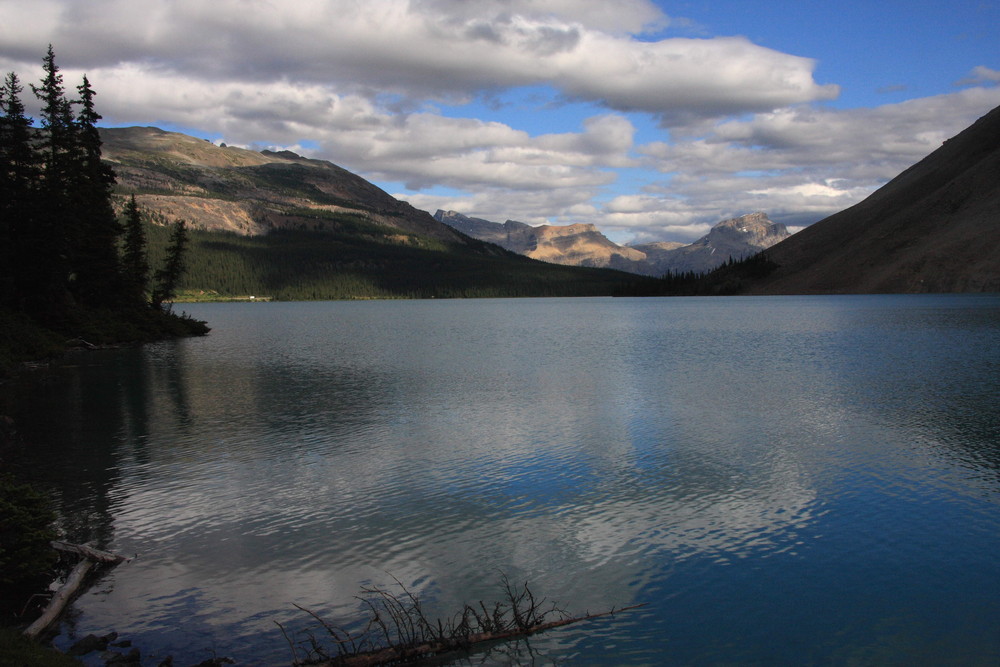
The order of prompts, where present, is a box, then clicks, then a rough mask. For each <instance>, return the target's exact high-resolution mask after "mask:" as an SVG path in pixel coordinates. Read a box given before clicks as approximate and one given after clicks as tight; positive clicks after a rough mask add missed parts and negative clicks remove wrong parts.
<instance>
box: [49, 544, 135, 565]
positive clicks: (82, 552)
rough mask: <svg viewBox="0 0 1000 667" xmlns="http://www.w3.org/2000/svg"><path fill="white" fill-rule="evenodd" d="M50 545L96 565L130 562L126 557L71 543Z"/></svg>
mask: <svg viewBox="0 0 1000 667" xmlns="http://www.w3.org/2000/svg"><path fill="white" fill-rule="evenodd" d="M50 544H51V545H52V548H53V549H55V550H56V551H59V552H62V553H67V554H76V555H77V556H83V557H84V558H86V559H87V560H90V561H94V562H95V563H103V564H104V565H118V564H119V563H121V562H122V561H125V560H128V559H127V558H125V556H119V555H118V554H113V553H109V552H107V551H101V550H100V549H94V548H93V547H88V546H87V545H85V544H70V543H69V542H51V543H50Z"/></svg>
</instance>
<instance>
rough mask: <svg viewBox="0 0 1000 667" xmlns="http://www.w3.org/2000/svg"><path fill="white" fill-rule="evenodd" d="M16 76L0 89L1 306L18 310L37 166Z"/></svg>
mask: <svg viewBox="0 0 1000 667" xmlns="http://www.w3.org/2000/svg"><path fill="white" fill-rule="evenodd" d="M22 91H23V88H22V87H21V84H20V81H19V80H18V78H17V74H15V73H14V72H10V73H9V74H8V75H7V77H6V79H5V80H4V83H3V85H2V86H0V111H2V112H3V116H0V303H2V304H5V305H7V306H11V307H16V308H20V307H22V306H23V304H22V303H21V302H20V299H19V298H18V297H19V295H20V294H21V290H20V289H19V288H20V284H19V282H20V280H19V276H20V275H22V271H23V270H24V266H23V263H24V251H25V249H24V248H23V247H22V246H23V238H24V234H25V231H26V230H27V229H28V228H30V226H31V224H32V223H33V222H34V221H33V218H32V216H33V214H34V209H35V201H34V196H35V192H36V183H37V181H38V163H37V160H36V158H35V152H34V149H33V147H32V133H33V130H32V127H31V125H32V120H31V118H29V117H27V116H25V113H24V104H23V103H22V102H21V97H20V94H21V92H22Z"/></svg>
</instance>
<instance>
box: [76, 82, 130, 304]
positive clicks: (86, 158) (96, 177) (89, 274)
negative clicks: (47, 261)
mask: <svg viewBox="0 0 1000 667" xmlns="http://www.w3.org/2000/svg"><path fill="white" fill-rule="evenodd" d="M77 91H78V92H79V94H80V99H79V101H78V102H77V103H78V104H79V105H80V112H79V113H78V114H77V117H76V123H75V126H74V133H73V139H74V140H75V144H76V145H75V147H74V148H75V150H74V151H73V164H74V167H75V168H74V170H73V172H72V173H71V174H70V182H69V184H68V185H69V190H68V193H67V194H68V195H69V201H70V202H71V205H72V207H73V209H74V211H75V212H76V215H75V216H74V217H75V220H74V221H73V222H74V223H75V227H74V228H72V229H70V230H68V231H69V235H68V238H69V241H70V263H71V268H72V270H73V273H74V276H75V279H74V281H73V284H72V286H73V291H74V293H75V294H76V295H77V296H78V298H79V299H80V300H81V301H82V302H84V303H87V304H98V303H114V302H115V301H117V300H119V299H120V298H121V297H123V296H124V295H123V289H124V285H123V283H122V273H121V265H120V262H119V256H118V239H119V238H120V236H121V234H122V231H123V230H122V226H121V224H119V222H118V218H117V216H116V215H115V211H114V207H113V206H112V203H111V189H112V186H113V185H114V183H115V172H114V170H113V169H112V168H111V167H110V166H109V165H108V164H107V163H105V162H103V161H102V160H101V135H100V131H99V130H98V129H97V122H98V121H99V120H100V119H101V115H100V114H99V113H97V110H96V109H95V107H94V95H96V93H95V92H94V90H93V88H91V86H90V81H89V80H88V79H87V77H86V75H84V77H83V83H82V84H81V85H80V86H78V87H77Z"/></svg>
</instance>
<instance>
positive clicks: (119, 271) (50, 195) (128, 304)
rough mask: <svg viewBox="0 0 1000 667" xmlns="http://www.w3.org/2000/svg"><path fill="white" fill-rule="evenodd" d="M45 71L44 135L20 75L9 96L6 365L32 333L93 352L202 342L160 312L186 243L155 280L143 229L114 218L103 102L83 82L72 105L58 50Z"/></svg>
mask: <svg viewBox="0 0 1000 667" xmlns="http://www.w3.org/2000/svg"><path fill="white" fill-rule="evenodd" d="M43 65H44V72H45V76H44V78H43V79H42V81H41V83H40V85H38V86H35V85H32V86H31V90H32V92H33V93H34V95H35V96H36V97H37V98H38V100H39V101H40V103H41V114H40V119H39V120H40V127H35V124H34V121H33V119H31V118H29V117H28V116H26V115H25V107H24V103H23V101H22V99H21V95H22V93H23V91H24V89H23V86H22V85H21V83H20V80H19V79H18V76H17V74H16V73H14V72H10V73H8V74H7V75H6V77H5V78H4V80H3V83H2V85H0V112H2V115H0V365H2V364H3V362H4V361H5V356H6V355H8V354H10V350H11V349H13V348H14V347H18V349H20V347H23V344H24V341H22V340H20V338H21V337H22V336H23V335H25V332H28V331H32V327H33V326H38V327H42V328H44V329H47V330H49V331H51V332H55V333H56V334H58V335H62V336H66V337H73V338H83V337H84V336H87V337H89V338H88V341H89V342H94V343H100V342H111V341H116V342H117V341H122V340H149V339H153V338H159V337H163V336H165V335H183V334H192V333H204V332H205V331H207V328H206V327H205V326H204V324H203V323H195V322H192V321H190V320H185V319H183V318H177V317H174V316H172V315H170V314H169V313H167V312H164V311H163V310H162V309H161V308H160V306H161V304H162V303H163V302H165V301H167V300H168V299H169V298H170V295H171V292H172V291H173V290H174V289H175V287H176V282H177V280H178V279H179V277H180V273H181V272H182V270H183V259H182V253H183V245H184V239H183V233H182V232H178V233H176V234H175V236H174V247H173V249H172V250H171V252H170V253H167V254H168V255H169V256H170V257H171V258H172V261H170V262H167V265H165V266H164V267H163V268H161V269H160V270H158V271H156V272H151V271H150V268H149V265H148V262H147V260H146V254H145V253H146V248H145V240H144V239H143V238H142V237H141V236H138V237H136V236H135V235H134V233H140V234H141V226H140V227H138V228H137V227H136V226H134V225H133V226H131V227H130V226H129V225H128V224H123V223H122V221H120V220H119V218H118V215H117V213H116V211H115V207H114V204H113V193H112V188H113V185H114V183H115V173H114V171H113V170H112V169H111V167H110V166H109V165H108V164H107V163H105V162H104V161H102V159H101V138H100V134H99V132H98V130H97V122H98V121H99V120H100V119H101V116H100V114H98V113H97V111H96V108H95V105H94V97H95V95H96V93H95V92H94V90H93V88H92V87H91V85H90V82H89V81H88V80H87V77H86V76H84V77H83V81H82V83H81V84H80V85H79V86H77V88H76V90H77V94H78V97H77V98H76V99H69V98H67V96H66V91H65V88H64V86H63V77H62V75H61V74H60V73H59V68H58V66H57V65H56V62H55V56H54V54H53V51H52V47H51V46H50V47H49V50H48V53H47V55H46V57H45V58H44V60H43ZM127 222H128V220H126V223H127ZM130 230H131V232H133V235H131V236H130V233H129V231H130ZM175 231H176V230H175ZM151 281H152V282H151ZM32 337H40V338H45V336H41V335H39V336H32ZM91 339H92V340H91ZM28 348H29V349H28V350H27V351H26V352H25V353H27V354H30V353H31V352H30V345H29V346H28ZM13 356H21V353H16V354H14V355H13Z"/></svg>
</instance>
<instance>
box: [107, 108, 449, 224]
mask: <svg viewBox="0 0 1000 667" xmlns="http://www.w3.org/2000/svg"><path fill="white" fill-rule="evenodd" d="M101 139H102V141H103V142H104V145H103V154H104V159H105V160H106V161H108V162H109V163H111V165H112V166H113V167H114V169H115V172H116V173H117V174H118V184H119V189H120V190H122V191H127V192H136V193H137V197H136V199H137V201H138V203H139V205H140V206H142V207H144V208H147V209H150V210H155V211H157V212H159V213H161V214H162V215H164V216H165V217H167V218H172V219H184V220H187V221H188V222H189V223H190V224H191V226H192V227H193V228H195V229H204V230H214V231H230V232H235V233H237V234H247V235H256V234H266V233H267V232H269V231H273V230H275V229H289V228H292V229H295V228H298V229H303V228H309V229H331V230H332V229H335V228H336V225H335V223H334V222H332V217H328V218H329V219H326V220H324V219H317V218H316V215H315V213H316V212H326V213H341V214H349V215H352V216H355V217H358V218H361V219H364V220H366V221H368V222H371V223H373V224H375V225H379V226H383V227H387V228H393V229H396V230H399V232H402V233H405V234H409V235H414V236H423V237H429V238H433V239H437V240H439V241H444V242H448V243H458V244H466V243H467V242H468V239H466V238H464V237H462V236H461V235H459V234H455V233H454V231H453V230H452V229H451V228H449V227H447V226H444V225H440V224H438V223H437V222H435V221H434V220H433V219H432V218H431V216H430V215H429V214H428V213H426V212H425V211H420V210H417V209H415V208H413V207H412V206H410V205H409V204H407V203H405V202H401V201H399V200H397V199H394V198H393V197H391V196H390V195H389V194H387V193H386V192H384V191H382V190H380V189H379V188H377V187H375V186H374V185H372V184H371V183H369V182H368V181H366V180H364V179H363V178H361V177H360V176H357V175H355V174H352V173H351V172H349V171H347V170H346V169H342V168H340V167H338V166H337V165H335V164H332V163H330V162H325V161H322V160H310V159H307V158H304V157H301V156H299V155H296V154H295V153H292V152H290V151H281V152H277V153H276V152H272V151H261V152H257V151H251V150H246V149H243V148H235V147H231V146H226V145H225V144H223V145H221V146H216V145H215V144H213V143H211V142H208V141H205V140H203V139H196V138H195V137H189V136H187V135H184V134H179V133H176V132H165V131H163V130H160V129H158V128H155V127H127V128H102V129H101Z"/></svg>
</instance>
